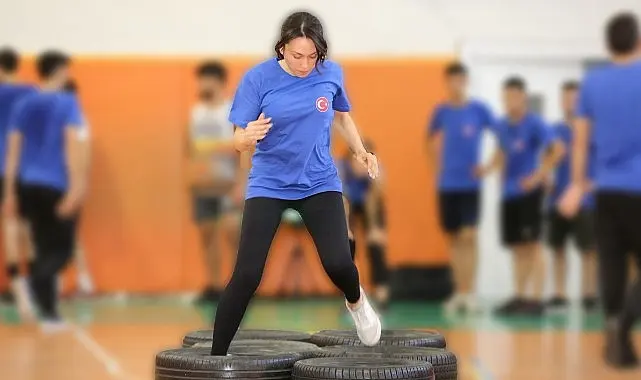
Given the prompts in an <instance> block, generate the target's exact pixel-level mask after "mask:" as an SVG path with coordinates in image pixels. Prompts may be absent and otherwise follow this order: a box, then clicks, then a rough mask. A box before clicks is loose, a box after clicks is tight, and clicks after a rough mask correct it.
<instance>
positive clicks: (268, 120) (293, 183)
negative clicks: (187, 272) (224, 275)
mask: <svg viewBox="0 0 641 380" xmlns="http://www.w3.org/2000/svg"><path fill="white" fill-rule="evenodd" d="M274 50H275V53H276V57H274V58H269V59H267V60H265V61H263V62H261V63H259V64H257V65H256V66H254V67H252V68H251V69H249V70H248V71H247V72H246V73H245V75H244V76H243V77H242V79H241V81H240V84H239V85H238V88H237V90H236V94H235V95H234V99H233V102H232V107H231V111H230V114H229V120H230V121H231V122H232V123H233V124H234V126H235V133H234V140H235V146H236V148H237V150H239V151H240V152H241V155H242V157H241V159H247V158H248V157H250V158H251V170H250V171H249V174H248V177H247V179H246V180H247V184H246V193H245V199H246V200H245V208H244V210H243V217H242V226H241V233H240V234H241V236H240V243H239V247H238V255H237V259H236V264H235V267H234V270H233V273H232V276H231V279H230V281H229V283H228V284H227V286H226V288H225V290H224V291H223V294H222V296H221V299H220V303H219V304H218V308H217V310H216V317H215V323H214V331H213V343H212V349H211V354H212V355H213V356H225V355H226V353H227V351H228V348H229V344H230V343H231V341H232V339H233V337H234V335H235V334H236V331H237V329H238V327H239V325H240V322H241V321H242V319H243V316H244V314H245V309H246V307H247V305H248V303H249V302H250V300H251V298H252V296H253V294H254V292H255V291H256V289H257V288H258V285H259V283H260V280H261V276H262V273H263V270H264V267H265V261H266V260H267V254H268V252H269V249H270V246H271V243H272V240H273V238H274V235H275V233H276V230H277V229H278V226H279V224H280V221H281V215H282V213H283V211H284V210H285V209H287V208H292V209H294V210H296V211H298V212H299V213H300V215H301V216H302V218H303V221H304V222H305V225H306V227H307V229H308V231H309V233H310V235H311V237H312V239H313V241H314V244H315V245H316V248H317V250H318V254H319V256H320V260H321V263H322V265H323V268H324V269H325V271H326V272H327V274H328V276H329V277H330V279H331V280H332V282H333V283H334V284H335V285H336V286H337V287H338V288H339V289H340V290H341V292H342V293H343V294H344V296H345V300H346V301H345V302H346V307H347V309H348V311H349V313H350V314H351V315H352V318H353V319H354V323H355V325H356V331H357V333H358V336H359V338H360V340H361V341H362V342H363V344H365V345H375V344H377V343H378V341H379V339H380V335H381V323H380V319H379V317H378V315H377V313H376V312H375V311H374V309H373V308H372V306H371V304H370V303H369V302H368V300H367V296H366V295H365V292H364V291H363V289H362V288H361V286H360V282H359V275H358V270H357V268H356V265H355V264H354V262H353V261H352V259H351V257H350V252H349V242H348V236H347V234H348V232H347V223H346V221H345V215H344V213H345V210H344V207H343V200H342V184H341V180H340V178H339V175H338V171H337V168H336V165H335V163H334V161H333V158H332V156H331V152H330V135H331V128H332V125H334V127H335V128H336V129H337V130H338V132H339V133H341V134H342V135H343V137H344V138H345V139H346V140H347V143H348V145H349V147H350V149H351V150H352V151H353V153H354V155H355V156H356V158H357V160H358V161H359V162H360V163H361V164H362V165H364V166H366V167H367V169H368V171H369V175H370V176H372V177H373V178H376V177H377V176H378V164H377V160H376V157H375V156H374V155H373V154H371V153H369V152H367V150H366V149H365V147H364V146H363V143H362V141H361V137H360V135H359V133H358V130H357V128H356V126H355V124H354V122H353V120H352V118H351V116H350V113H349V111H350V109H351V105H350V102H349V100H348V96H347V93H346V90H345V85H344V78H343V70H342V69H341V67H340V66H339V65H338V64H337V63H336V62H334V61H331V60H329V59H327V52H328V46H327V42H326V40H325V38H324V31H323V26H322V24H321V22H320V21H319V20H318V18H316V17H315V16H314V15H312V14H310V13H308V12H295V13H293V14H291V15H289V16H288V17H287V18H286V19H285V21H284V23H283V25H282V27H281V30H280V39H279V41H278V42H277V43H276V45H275V48H274ZM243 166H244V167H247V166H249V165H248V164H246V162H245V163H243ZM223 359H224V358H223Z"/></svg>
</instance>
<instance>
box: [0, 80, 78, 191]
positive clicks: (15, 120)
mask: <svg viewBox="0 0 641 380" xmlns="http://www.w3.org/2000/svg"><path fill="white" fill-rule="evenodd" d="M83 122H84V119H83V116H82V113H81V111H80V105H79V103H78V100H77V98H76V96H75V95H73V94H69V93H66V92H36V93H34V94H31V95H27V96H25V97H24V98H22V99H21V100H20V101H19V102H18V103H17V104H16V106H15V107H14V109H13V112H12V115H11V121H10V124H9V128H10V130H12V131H18V132H20V134H21V135H22V157H21V160H20V170H19V173H18V175H19V177H20V179H21V181H22V182H23V183H25V184H30V185H39V186H47V187H51V188H54V189H57V190H61V191H65V190H66V189H67V187H68V173H67V161H66V152H65V131H66V128H68V127H71V128H82V127H83Z"/></svg>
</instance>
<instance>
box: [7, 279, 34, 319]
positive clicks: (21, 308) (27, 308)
mask: <svg viewBox="0 0 641 380" xmlns="http://www.w3.org/2000/svg"><path fill="white" fill-rule="evenodd" d="M11 288H12V290H13V294H14V296H15V298H16V307H17V308H18V313H19V314H20V319H21V320H22V321H23V322H26V323H31V322H35V320H36V311H35V308H34V306H33V301H32V299H31V292H30V291H29V285H28V284H27V280H26V279H25V278H24V277H19V278H17V279H15V280H13V281H12V284H11Z"/></svg>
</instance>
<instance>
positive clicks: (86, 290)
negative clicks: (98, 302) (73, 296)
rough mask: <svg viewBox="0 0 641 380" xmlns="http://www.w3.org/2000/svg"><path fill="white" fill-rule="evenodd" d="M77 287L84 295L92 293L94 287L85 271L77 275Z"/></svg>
mask: <svg viewBox="0 0 641 380" xmlns="http://www.w3.org/2000/svg"><path fill="white" fill-rule="evenodd" d="M78 288H79V290H80V293H82V294H85V295H91V294H93V291H94V287H93V281H92V280H91V276H90V275H89V273H87V272H83V273H81V274H80V275H79V276H78Z"/></svg>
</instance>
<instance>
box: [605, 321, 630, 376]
mask: <svg viewBox="0 0 641 380" xmlns="http://www.w3.org/2000/svg"><path fill="white" fill-rule="evenodd" d="M603 356H604V358H605V362H606V364H607V365H609V366H611V367H614V368H618V369H629V368H636V367H637V366H638V365H639V359H638V357H637V354H636V352H635V350H634V345H633V344H632V334H631V333H630V332H627V333H626V332H623V331H622V329H621V324H620V323H619V320H618V319H616V318H612V319H610V320H608V321H607V322H606V326H605V348H604V351H603Z"/></svg>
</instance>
